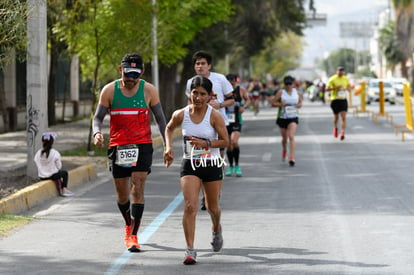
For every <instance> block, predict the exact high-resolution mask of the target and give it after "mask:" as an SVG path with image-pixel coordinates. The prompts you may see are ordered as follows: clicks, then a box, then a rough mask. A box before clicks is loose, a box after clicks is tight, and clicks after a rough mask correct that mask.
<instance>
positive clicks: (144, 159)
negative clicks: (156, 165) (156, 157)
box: [108, 143, 154, 179]
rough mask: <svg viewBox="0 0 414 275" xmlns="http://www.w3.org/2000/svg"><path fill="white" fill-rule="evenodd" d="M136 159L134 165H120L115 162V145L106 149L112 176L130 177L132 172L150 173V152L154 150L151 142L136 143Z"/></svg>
mask: <svg viewBox="0 0 414 275" xmlns="http://www.w3.org/2000/svg"><path fill="white" fill-rule="evenodd" d="M138 149H139V153H138V161H137V165H136V166H132V167H129V168H128V167H122V166H119V165H116V164H115V158H116V146H115V147H110V148H109V149H108V159H109V160H108V162H109V171H111V172H112V176H113V177H114V178H115V179H117V178H128V177H131V174H132V172H148V174H150V173H151V165H152V153H153V151H154V149H153V147H152V143H145V144H138Z"/></svg>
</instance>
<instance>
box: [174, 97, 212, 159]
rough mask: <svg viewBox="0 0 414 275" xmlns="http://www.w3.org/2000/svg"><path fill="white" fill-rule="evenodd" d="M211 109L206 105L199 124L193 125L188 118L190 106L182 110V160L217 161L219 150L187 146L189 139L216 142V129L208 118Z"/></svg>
mask: <svg viewBox="0 0 414 275" xmlns="http://www.w3.org/2000/svg"><path fill="white" fill-rule="evenodd" d="M212 111H213V107H211V106H210V105H207V111H206V113H205V114H204V118H203V120H202V121H201V122H200V123H194V122H193V121H192V120H191V118H190V105H188V106H186V107H185V109H184V119H183V123H182V125H181V128H182V135H183V158H185V159H200V158H203V159H212V158H214V159H217V158H219V157H220V149H219V148H196V147H192V146H191V145H190V144H189V138H190V137H197V138H201V139H206V140H207V139H209V140H217V139H218V134H217V132H216V129H214V128H213V126H211V123H210V117H211V112H212Z"/></svg>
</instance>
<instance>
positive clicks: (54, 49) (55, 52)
mask: <svg viewBox="0 0 414 275" xmlns="http://www.w3.org/2000/svg"><path fill="white" fill-rule="evenodd" d="M50 33H51V31H49V35H50ZM50 45H51V47H50V50H51V52H50V68H49V82H48V89H47V117H48V125H50V126H52V125H56V110H55V101H56V97H55V90H56V87H55V83H56V70H57V63H58V58H59V49H58V46H57V43H56V40H55V39H54V36H53V35H52V36H51V37H50Z"/></svg>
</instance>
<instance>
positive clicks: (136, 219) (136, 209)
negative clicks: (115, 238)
mask: <svg viewBox="0 0 414 275" xmlns="http://www.w3.org/2000/svg"><path fill="white" fill-rule="evenodd" d="M142 213H144V204H139V203H134V204H132V205H131V216H132V220H133V227H132V233H131V235H137V232H138V229H139V226H140V224H141V218H142Z"/></svg>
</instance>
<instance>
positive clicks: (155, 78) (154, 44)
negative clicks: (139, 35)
mask: <svg viewBox="0 0 414 275" xmlns="http://www.w3.org/2000/svg"><path fill="white" fill-rule="evenodd" d="M152 48H153V50H154V54H153V58H152V81H153V82H154V86H155V88H157V90H159V89H160V87H159V80H158V77H159V73H158V40H157V3H156V0H152Z"/></svg>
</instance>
